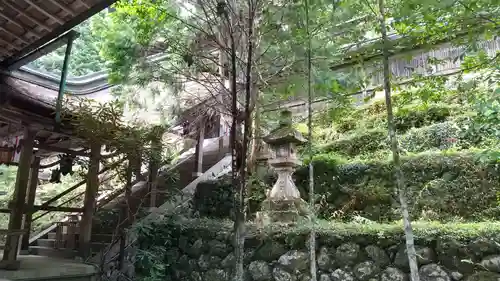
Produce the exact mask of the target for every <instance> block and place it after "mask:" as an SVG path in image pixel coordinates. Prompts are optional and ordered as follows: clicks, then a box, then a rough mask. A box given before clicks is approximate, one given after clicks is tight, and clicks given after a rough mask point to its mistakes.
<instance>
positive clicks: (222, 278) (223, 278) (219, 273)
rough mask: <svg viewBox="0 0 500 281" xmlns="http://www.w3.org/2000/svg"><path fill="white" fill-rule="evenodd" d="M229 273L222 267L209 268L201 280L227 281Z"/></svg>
mask: <svg viewBox="0 0 500 281" xmlns="http://www.w3.org/2000/svg"><path fill="white" fill-rule="evenodd" d="M228 280H229V274H227V272H225V271H224V270H222V269H210V270H209V271H207V272H205V274H204V275H203V281H228Z"/></svg>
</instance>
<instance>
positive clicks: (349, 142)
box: [322, 128, 387, 156]
mask: <svg viewBox="0 0 500 281" xmlns="http://www.w3.org/2000/svg"><path fill="white" fill-rule="evenodd" d="M386 138H387V131H386V130H384V129H382V128H380V129H379V128H377V129H373V130H370V131H360V132H354V133H353V134H351V135H348V136H346V137H344V138H341V139H338V140H336V141H334V142H332V143H331V144H328V145H326V146H324V147H323V148H322V150H323V151H324V152H326V153H328V152H336V153H337V154H340V155H346V156H355V155H359V154H362V153H369V152H373V151H376V150H379V149H380V148H382V147H383V146H384V143H383V142H384V140H386Z"/></svg>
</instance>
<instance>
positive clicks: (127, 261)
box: [118, 156, 137, 280]
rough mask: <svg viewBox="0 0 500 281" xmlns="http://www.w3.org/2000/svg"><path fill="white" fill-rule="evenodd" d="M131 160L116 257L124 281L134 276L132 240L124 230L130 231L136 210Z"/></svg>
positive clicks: (127, 171)
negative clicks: (118, 250)
mask: <svg viewBox="0 0 500 281" xmlns="http://www.w3.org/2000/svg"><path fill="white" fill-rule="evenodd" d="M131 159H133V158H132V157H130V156H129V163H128V167H127V170H126V173H125V177H126V179H125V181H126V183H125V199H126V203H123V205H122V214H123V215H124V216H126V218H124V221H122V222H121V225H120V234H121V237H120V239H121V240H120V253H119V257H118V260H119V269H120V271H121V273H122V274H123V275H124V276H126V277H128V278H125V280H133V279H134V275H135V272H134V264H135V248H134V246H133V245H132V243H133V240H132V239H131V235H130V233H128V231H127V230H126V228H129V229H130V226H131V225H132V224H133V223H134V220H135V216H134V211H136V210H137V208H136V207H135V205H134V202H133V198H132V174H133V162H132V161H130V160H131ZM125 208H127V210H125ZM132 208H133V209H132ZM124 222H125V223H124Z"/></svg>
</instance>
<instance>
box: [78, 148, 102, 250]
mask: <svg viewBox="0 0 500 281" xmlns="http://www.w3.org/2000/svg"><path fill="white" fill-rule="evenodd" d="M100 158H101V144H100V143H97V142H91V143H90V166H89V170H88V174H87V188H86V189H85V199H84V203H83V216H82V220H81V222H80V237H79V244H80V255H81V256H82V257H84V258H87V257H88V256H89V255H90V242H91V241H90V238H91V236H92V217H93V215H94V211H95V204H96V198H97V191H98V189H99V161H100Z"/></svg>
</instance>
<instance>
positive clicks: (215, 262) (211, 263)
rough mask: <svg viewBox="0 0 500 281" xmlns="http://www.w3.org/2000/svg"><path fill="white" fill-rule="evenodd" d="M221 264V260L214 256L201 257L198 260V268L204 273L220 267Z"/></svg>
mask: <svg viewBox="0 0 500 281" xmlns="http://www.w3.org/2000/svg"><path fill="white" fill-rule="evenodd" d="M221 264H222V262H221V258H219V257H215V256H209V255H201V256H200V258H199V259H198V267H199V268H200V270H202V271H206V270H209V269H211V268H214V267H215V268H217V267H220V265H221Z"/></svg>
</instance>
